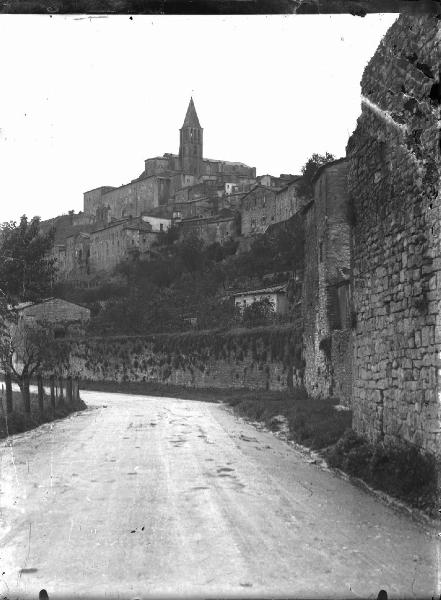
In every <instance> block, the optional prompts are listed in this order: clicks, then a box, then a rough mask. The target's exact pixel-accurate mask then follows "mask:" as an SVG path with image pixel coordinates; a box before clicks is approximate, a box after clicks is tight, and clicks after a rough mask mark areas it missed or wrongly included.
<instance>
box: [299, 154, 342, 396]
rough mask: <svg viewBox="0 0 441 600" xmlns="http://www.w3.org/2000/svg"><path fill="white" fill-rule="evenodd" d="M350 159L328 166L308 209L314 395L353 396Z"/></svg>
mask: <svg viewBox="0 0 441 600" xmlns="http://www.w3.org/2000/svg"><path fill="white" fill-rule="evenodd" d="M347 175H348V161H347V160H346V159H344V158H342V159H339V160H336V161H333V162H330V163H327V164H326V165H323V166H322V167H321V168H320V169H319V170H318V171H317V173H316V174H315V177H314V180H313V189H314V197H313V200H311V201H310V202H309V203H308V205H306V206H305V207H304V209H303V214H304V218H305V271H304V283H303V298H302V306H303V327H304V332H303V348H304V351H303V352H304V360H305V363H306V366H305V375H304V377H305V386H306V389H307V391H308V393H310V394H311V395H312V396H318V397H326V396H335V397H338V398H339V399H340V402H341V403H344V404H348V405H349V404H350V402H351V393H352V387H351V386H352V330H351V287H350V269H351V224H350V221H349V212H348V205H349V197H348V190H347Z"/></svg>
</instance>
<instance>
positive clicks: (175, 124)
mask: <svg viewBox="0 0 441 600" xmlns="http://www.w3.org/2000/svg"><path fill="white" fill-rule="evenodd" d="M396 18H397V15H393V14H385V15H380V14H375V15H368V16H366V17H364V18H360V17H355V16H351V15H332V16H330V15H298V16H296V15H289V16H285V15H270V16H264V15H251V16H249V15H248V16H237V15H235V16H149V15H145V16H134V17H133V18H132V19H130V18H129V16H123V15H116V16H102V17H87V16H53V17H50V16H49V15H47V16H45V15H2V18H1V19H0V56H3V57H4V60H3V61H1V63H0V85H1V90H2V92H1V94H0V222H4V221H9V220H13V221H17V220H19V218H20V216H21V215H22V214H26V215H28V217H32V216H34V215H38V216H40V217H41V218H42V219H47V218H51V217H55V216H57V215H59V214H65V213H67V212H68V211H69V210H75V212H78V211H80V210H82V208H83V193H84V192H85V191H86V190H89V189H93V188H96V187H99V186H101V185H112V186H118V185H122V184H124V183H127V182H129V181H130V180H131V179H134V178H135V177H138V176H139V175H140V174H141V172H142V171H143V168H144V160H145V159H146V158H148V157H153V156H160V155H162V154H164V153H165V152H172V153H177V152H178V147H179V128H180V127H181V126H182V123H183V120H184V116H185V112H186V109H187V105H188V102H189V99H190V96H193V98H194V101H195V106H196V110H197V112H198V116H199V120H200V123H201V126H202V127H203V128H204V157H206V158H215V159H223V160H231V161H240V162H244V163H246V164H248V165H250V166H255V167H256V169H257V173H258V174H265V173H270V174H273V175H278V174H280V173H293V174H297V173H299V172H300V170H301V167H302V165H303V164H304V163H305V162H306V160H307V159H308V158H309V157H310V156H311V154H312V153H314V152H318V153H325V152H331V153H332V154H334V155H335V156H336V157H340V156H343V155H344V153H345V147H346V143H347V140H348V137H349V136H350V134H351V133H352V131H353V130H354V128H355V125H356V120H357V117H358V115H359V114H360V79H361V76H362V73H363V69H364V67H365V66H366V64H367V62H368V61H369V59H370V58H371V56H372V55H373V54H374V52H375V50H376V48H377V46H378V44H379V42H380V40H381V38H382V37H383V35H384V34H385V33H386V31H387V29H388V28H389V27H390V25H391V24H392V23H393V22H394V21H395V19H396ZM5 58H6V59H5Z"/></svg>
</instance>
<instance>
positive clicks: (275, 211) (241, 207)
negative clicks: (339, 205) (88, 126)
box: [42, 98, 307, 287]
mask: <svg viewBox="0 0 441 600" xmlns="http://www.w3.org/2000/svg"><path fill="white" fill-rule="evenodd" d="M300 182H301V177H299V176H296V175H287V174H281V175H280V176H278V177H276V176H272V175H259V176H257V175H256V169H255V168H254V167H249V166H247V165H245V164H243V163H240V162H230V161H225V160H212V159H207V158H204V157H203V128H202V127H201V125H200V122H199V118H198V115H197V112H196V108H195V105H194V102H193V98H191V99H190V103H189V105H188V109H187V112H186V115H185V119H184V122H183V125H182V127H181V129H180V131H179V154H168V153H167V154H164V155H163V156H159V157H154V158H148V159H146V160H145V164H144V170H143V171H142V173H141V174H140V175H139V176H138V177H137V178H135V179H133V180H132V181H131V182H130V183H127V184H125V185H122V186H120V187H117V188H115V187H111V186H100V187H98V188H96V189H93V190H89V191H87V192H85V193H84V204H83V211H81V212H79V213H75V212H73V211H71V212H70V213H69V214H68V215H63V216H59V217H56V218H54V219H51V220H49V221H45V222H43V223H42V227H43V229H44V230H47V229H48V227H50V226H53V227H55V230H56V239H55V241H56V243H55V246H54V250H53V256H54V258H55V259H56V265H57V271H58V280H59V281H68V282H71V283H73V284H75V285H79V286H83V287H90V286H96V285H99V283H102V281H103V279H104V280H105V279H106V276H108V275H109V274H110V273H111V271H112V269H114V268H115V267H116V266H117V265H118V264H119V263H121V262H122V261H124V260H128V259H130V257H133V256H136V257H137V258H139V259H141V260H149V258H151V257H152V254H154V252H155V246H157V245H158V244H157V242H158V239H160V238H161V235H160V234H161V233H163V232H166V231H167V230H169V229H170V228H172V227H173V228H176V230H177V233H178V237H180V238H181V239H182V238H185V237H188V236H191V235H197V236H198V237H199V238H200V239H202V240H203V241H204V242H205V243H206V244H213V243H216V242H217V243H220V244H224V243H225V242H226V241H227V240H229V239H239V238H241V239H243V238H249V237H252V236H253V235H256V234H258V233H264V232H265V231H266V230H267V229H268V227H270V226H271V225H274V224H275V223H280V222H283V221H287V220H288V219H289V218H290V217H292V216H293V215H294V214H295V213H297V212H298V211H299V209H300V208H301V207H302V206H303V205H304V204H305V203H306V201H307V198H306V197H305V195H304V194H303V195H301V194H300V193H299V185H300Z"/></svg>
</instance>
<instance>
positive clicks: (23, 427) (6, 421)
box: [0, 392, 87, 439]
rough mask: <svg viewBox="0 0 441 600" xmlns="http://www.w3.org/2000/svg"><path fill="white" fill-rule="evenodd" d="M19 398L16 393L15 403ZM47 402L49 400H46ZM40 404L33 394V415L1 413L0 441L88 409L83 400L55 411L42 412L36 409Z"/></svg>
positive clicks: (58, 407)
mask: <svg viewBox="0 0 441 600" xmlns="http://www.w3.org/2000/svg"><path fill="white" fill-rule="evenodd" d="M18 397H19V393H16V392H14V394H13V401H16V400H17V399H18ZM46 402H47V399H46ZM36 404H38V399H37V396H36V395H35V394H31V409H32V410H31V413H25V412H23V411H21V410H13V411H12V413H9V414H8V415H6V412H5V410H3V411H1V414H0V439H3V438H6V437H8V435H14V434H16V433H23V432H24V431H29V430H30V429H35V427H38V426H39V425H42V424H43V423H49V422H50V421H55V420H56V419H63V418H64V417H67V416H68V415H70V414H71V413H73V412H77V411H79V410H84V409H86V408H87V406H86V404H85V403H84V402H83V400H81V399H80V400H78V401H76V402H72V404H69V405H67V404H65V403H63V404H58V405H57V406H56V407H55V409H52V408H50V407H47V406H46V407H45V408H44V410H43V411H42V412H40V411H39V410H37V409H36V408H35V405H36Z"/></svg>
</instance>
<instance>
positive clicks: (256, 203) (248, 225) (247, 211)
mask: <svg viewBox="0 0 441 600" xmlns="http://www.w3.org/2000/svg"><path fill="white" fill-rule="evenodd" d="M275 200H276V192H275V190H274V189H271V188H269V187H265V186H263V185H257V186H255V187H254V188H253V189H252V190H250V191H249V192H248V194H245V196H244V197H243V198H242V207H241V211H240V212H241V217H242V219H241V233H242V235H244V236H248V235H254V234H258V233H265V231H266V230H267V228H268V225H271V224H272V223H275V220H276V201H275Z"/></svg>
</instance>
